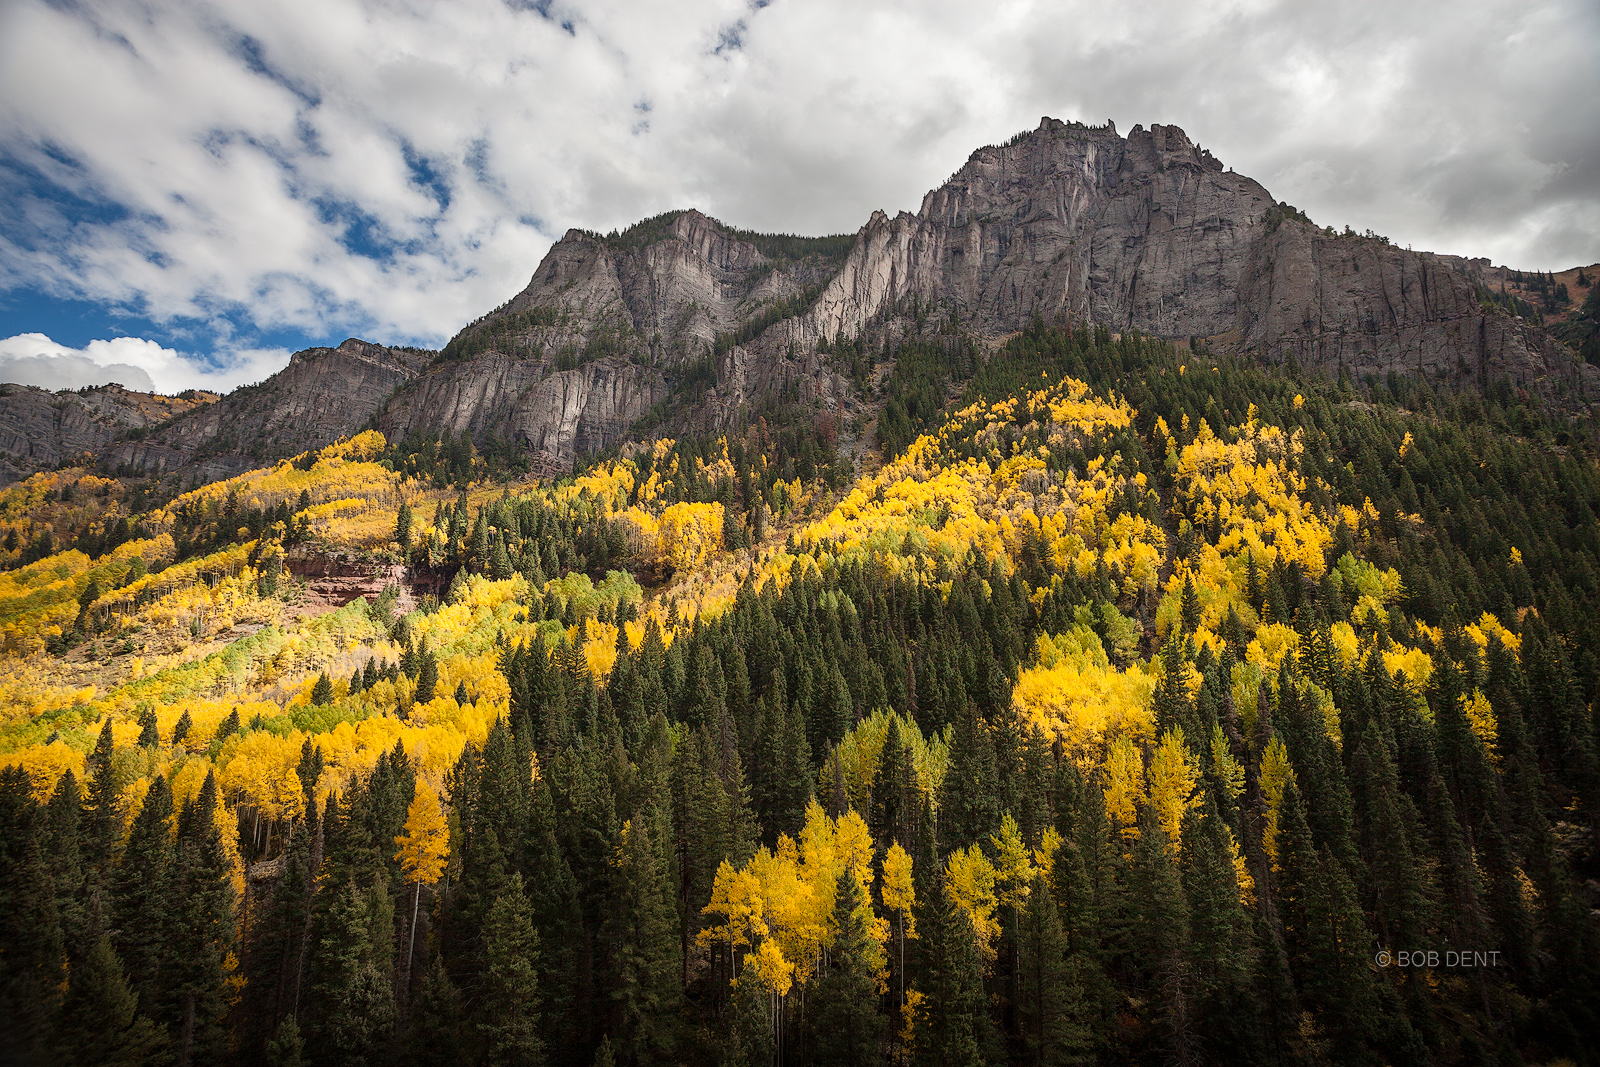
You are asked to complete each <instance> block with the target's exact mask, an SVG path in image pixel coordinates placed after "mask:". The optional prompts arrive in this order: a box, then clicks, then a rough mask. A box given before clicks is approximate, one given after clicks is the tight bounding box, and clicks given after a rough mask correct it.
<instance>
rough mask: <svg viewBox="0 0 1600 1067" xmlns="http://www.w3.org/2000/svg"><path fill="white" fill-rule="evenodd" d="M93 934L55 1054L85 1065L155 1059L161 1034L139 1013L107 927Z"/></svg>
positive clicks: (129, 1066) (130, 1065)
mask: <svg viewBox="0 0 1600 1067" xmlns="http://www.w3.org/2000/svg"><path fill="white" fill-rule="evenodd" d="M94 925H95V926H98V925H99V923H98V921H95V922H94ZM91 938H92V939H91V942H90V944H91V946H92V947H91V948H90V949H89V951H88V952H87V953H85V954H84V957H83V959H82V961H80V962H79V963H78V964H77V965H76V966H75V967H73V968H72V975H71V978H70V980H69V981H68V983H67V991H66V995H65V996H64V997H62V999H61V1010H60V1021H59V1023H58V1025H57V1029H56V1048H57V1055H58V1056H59V1058H60V1060H61V1062H63V1063H70V1064H74V1065H77V1064H82V1065H84V1067H99V1065H104V1067H140V1065H143V1064H146V1063H148V1062H150V1060H151V1059H152V1058H153V1057H154V1055H155V1053H156V1051H157V1050H158V1049H159V1047H160V1045H161V1034H160V1032H159V1031H158V1030H157V1029H156V1027H155V1024H154V1023H152V1022H151V1021H150V1020H149V1019H148V1018H146V1017H145V1016H143V1015H141V1014H139V1012H138V1003H137V1000H136V998H135V997H134V995H133V993H132V992H130V991H129V989H128V983H127V982H126V981H125V980H124V979H123V975H122V965H121V963H120V962H118V960H117V956H116V953H114V952H113V951H112V950H111V939H110V938H109V937H108V936H107V935H106V933H105V931H104V930H103V929H102V930H97V931H95V932H94V933H92V934H91Z"/></svg>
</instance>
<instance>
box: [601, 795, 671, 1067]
mask: <svg viewBox="0 0 1600 1067" xmlns="http://www.w3.org/2000/svg"><path fill="white" fill-rule="evenodd" d="M614 872H615V873H614V877H615V879H616V888H615V891H614V894H613V898H612V899H614V900H615V901H616V906H615V908H614V909H613V911H612V913H611V915H610V916H609V920H610V921H609V926H610V927H611V940H612V942H613V944H614V945H615V952H614V957H613V958H614V961H615V962H614V965H615V968H616V974H615V976H614V978H613V986H612V989H613V992H612V999H613V1001H614V1002H615V1006H616V1009H617V1012H618V1016H619V1028H618V1032H617V1036H618V1042H617V1043H618V1045H619V1046H620V1049H621V1051H622V1053H623V1055H624V1057H625V1058H626V1059H627V1060H629V1061H631V1062H633V1063H635V1064H640V1065H646V1064H666V1063H671V1062H673V1058H674V1051H675V1049H676V1048H677V1043H678V1033H677V1031H678V1019H677V1015H678V1006H679V1001H680V999H681V996H682V986H681V984H680V983H681V979H682V967H683V964H682V956H681V954H680V952H681V949H680V946H679V940H678V936H677V932H676V927H677V923H676V921H675V920H674V918H673V909H672V904H671V896H670V891H669V890H668V888H667V886H666V884H665V881H666V880H665V879H664V878H663V877H662V872H661V869H660V866H659V864H658V861H657V859H656V855H655V852H654V850H652V848H651V847H650V835H649V833H648V831H647V830H646V828H645V825H644V822H643V821H641V820H639V819H634V820H632V821H631V822H629V823H626V824H624V826H623V835H622V842H621V845H620V848H619V853H618V860H617V864H616V866H615V868H614Z"/></svg>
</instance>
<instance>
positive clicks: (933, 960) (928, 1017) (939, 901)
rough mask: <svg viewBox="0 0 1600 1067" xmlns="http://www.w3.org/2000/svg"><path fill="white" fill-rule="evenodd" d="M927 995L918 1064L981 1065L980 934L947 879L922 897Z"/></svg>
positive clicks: (931, 1066)
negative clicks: (945, 883)
mask: <svg viewBox="0 0 1600 1067" xmlns="http://www.w3.org/2000/svg"><path fill="white" fill-rule="evenodd" d="M921 902H922V904H923V908H922V914H921V915H919V916H918V918H917V927H918V929H919V930H921V931H922V942H921V953H920V955H921V956H922V961H921V962H922V976H921V978H920V979H919V980H918V982H917V986H918V989H919V990H920V991H921V993H922V994H923V998H924V999H923V1008H922V1015H921V1017H920V1019H919V1020H918V1022H919V1025H918V1027H917V1031H916V1036H915V1041H916V1046H915V1049H914V1056H915V1061H916V1063H917V1064H918V1065H919V1067H977V1065H979V1064H981V1063H982V1062H983V1059H982V1057H981V1055H980V1054H979V1048H980V1045H981V1033H982V1028H983V1027H985V1026H987V1013H986V1012H985V1010H984V995H983V974H982V971H981V969H980V966H979V963H978V950H977V944H976V937H975V935H974V933H973V930H972V923H971V922H970V921H968V919H967V916H966V913H965V912H963V911H962V910H961V908H960V906H959V905H957V904H956V902H955V900H954V899H952V898H951V896H950V894H949V892H948V891H947V890H946V889H945V887H944V885H943V882H942V881H941V882H940V883H939V884H937V885H935V886H933V887H932V890H931V891H930V892H928V893H925V894H923V895H922V901H921Z"/></svg>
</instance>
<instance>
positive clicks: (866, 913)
mask: <svg viewBox="0 0 1600 1067" xmlns="http://www.w3.org/2000/svg"><path fill="white" fill-rule="evenodd" d="M870 920H871V909H870V906H868V905H867V903H866V901H865V899H864V897H863V895H862V892H861V888H860V886H859V884H858V883H857V882H856V877H855V875H854V874H851V873H850V872H849V871H848V870H845V871H841V872H840V873H839V880H838V883H837V884H836V886H835V888H834V904H833V920H832V922H831V923H830V926H831V927H832V928H833V929H834V931H835V934H834V940H833V946H832V948H831V949H830V950H829V952H828V955H827V960H826V964H825V966H824V968H823V970H822V973H821V974H820V975H818V976H817V980H816V989H815V992H813V993H812V994H811V997H810V1003H809V1004H808V1006H807V1007H808V1014H809V1020H808V1021H809V1023H810V1026H811V1051H812V1055H813V1057H814V1059H815V1060H816V1062H818V1063H837V1064H841V1065H855V1064H876V1063H881V1062H882V1060H883V1053H882V1049H881V1039H882V1034H883V1019H882V1016H880V1015H879V1014H878V996H877V979H876V978H875V976H874V971H875V970H876V967H875V964H874V956H875V955H876V954H877V953H878V952H879V949H878V944H877V942H876V941H874V940H873V939H872V935H871V934H870V933H869V932H868V930H867V923H868V921H870Z"/></svg>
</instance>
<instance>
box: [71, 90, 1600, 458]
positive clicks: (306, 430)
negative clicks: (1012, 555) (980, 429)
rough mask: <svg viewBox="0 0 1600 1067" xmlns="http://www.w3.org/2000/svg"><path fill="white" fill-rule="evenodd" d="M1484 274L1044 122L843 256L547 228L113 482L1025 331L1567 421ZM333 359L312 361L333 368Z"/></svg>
mask: <svg viewBox="0 0 1600 1067" xmlns="http://www.w3.org/2000/svg"><path fill="white" fill-rule="evenodd" d="M1489 281H1490V268H1489V267H1488V263H1487V261H1486V260H1469V259H1462V258H1460V257H1453V256H1444V255H1435V254H1432V253H1427V252H1413V251H1411V250H1409V249H1400V248H1398V247H1395V246H1394V245H1392V244H1390V243H1389V242H1388V241H1387V240H1386V239H1384V238H1381V237H1377V236H1373V235H1356V234H1353V233H1350V232H1348V231H1347V232H1346V233H1345V234H1336V233H1334V232H1333V231H1332V229H1331V228H1323V227H1318V226H1316V225H1315V224H1314V223H1312V222H1311V221H1310V220H1309V219H1307V218H1306V217H1305V216H1304V214H1303V213H1301V212H1299V211H1297V210H1296V209H1294V208H1293V207H1291V206H1289V205H1287V204H1284V203H1281V202H1279V201H1277V200H1275V199H1274V198H1273V197H1272V195H1271V194H1270V193H1269V192H1268V191H1267V189H1266V188H1265V187H1264V186H1263V185H1261V184H1260V183H1259V182H1257V181H1255V180H1254V179H1252V178H1249V177H1247V176H1245V175H1242V174H1238V173H1236V172H1234V171H1232V170H1229V169H1227V168H1225V167H1224V165H1223V164H1222V163H1221V162H1220V161H1219V160H1218V159H1217V158H1216V157H1215V156H1214V155H1213V154H1212V153H1211V152H1210V151H1208V150H1206V149H1204V148H1202V147H1201V146H1200V145H1198V144H1197V143H1195V142H1194V141H1193V140H1191V139H1190V137H1189V136H1188V134H1187V133H1185V132H1184V131H1183V130H1182V129H1181V128H1179V127H1177V126H1170V125H1160V124H1156V125H1152V126H1151V127H1149V128H1148V129H1146V128H1145V127H1144V126H1142V125H1136V126H1134V127H1133V129H1132V130H1130V131H1129V132H1128V134H1127V136H1126V137H1124V136H1122V135H1120V134H1119V133H1118V132H1117V129H1116V127H1115V125H1114V124H1112V123H1107V124H1106V125H1104V126H1089V125H1084V124H1080V123H1071V122H1062V121H1059V120H1056V119H1052V118H1049V117H1045V118H1043V119H1041V121H1040V123H1039V125H1038V127H1036V128H1035V129H1033V130H1030V131H1026V132H1025V133H1023V134H1019V135H1017V136H1016V137H1013V138H1011V139H1010V140H1009V141H1007V142H1006V143H1004V144H1000V145H989V146H985V147H983V148H979V149H977V150H976V151H974V152H973V153H972V154H971V155H970V156H969V157H968V159H967V160H966V162H965V163H964V164H963V165H962V166H961V167H960V168H959V169H958V170H957V171H956V172H955V173H954V174H953V175H952V176H951V177H950V178H949V179H948V180H946V181H945V182H943V183H942V184H940V185H939V186H937V187H936V188H934V189H931V190H929V192H928V193H927V194H926V195H925V196H924V197H923V199H922V202H921V204H920V206H919V208H918V210H917V212H916V213H911V212H905V211H902V212H899V213H898V214H896V215H894V216H892V217H891V216H890V215H888V214H887V213H885V212H883V211H875V212H873V213H872V215H871V216H870V217H869V218H868V220H867V222H866V223H865V225H863V226H862V228H861V229H860V230H859V231H857V233H856V234H855V235H854V236H853V237H850V236H849V235H834V236H831V237H821V238H798V237H793V236H791V235H765V234H755V233H751V232H748V231H741V230H736V229H734V228H732V227H728V226H725V225H724V224H722V223H721V222H719V221H717V220H716V219H714V218H711V217H710V216H708V215H706V214H704V213H703V212H701V211H699V210H697V209H693V208H690V209H684V210H680V211H673V212H667V213H664V214H662V215H658V216H655V217H653V218H650V219H645V220H642V221H641V222H640V223H637V224H635V225H634V226H632V227H629V228H628V229H626V230H622V231H620V232H619V231H614V232H613V233H612V234H610V235H601V234H597V233H593V232H591V231H586V230H580V229H569V230H568V231H567V232H566V233H565V234H564V235H563V236H562V238H561V239H560V240H558V241H557V242H556V243H555V244H554V245H552V246H551V248H550V250H549V251H548V252H547V253H546V254H545V256H544V257H543V259H542V260H541V261H540V263H539V264H538V266H537V268H536V269H535V270H534V272H533V273H532V275H531V276H530V278H529V281H528V283H527V284H526V285H525V286H524V287H523V288H522V289H521V290H520V291H519V292H518V293H516V294H515V295H514V296H512V297H511V298H510V299H509V300H508V301H506V302H505V303H504V304H502V305H501V306H500V307H498V308H496V309H495V310H494V311H491V312H490V313H488V314H486V315H484V316H482V317H481V318H479V319H478V320H475V321H474V322H473V323H470V324H468V325H467V326H466V327H464V328H463V329H462V330H461V331H460V332H458V334H457V335H456V336H455V337H454V338H452V339H451V341H450V342H449V343H448V344H447V345H446V346H445V348H444V349H443V350H441V352H440V353H438V354H437V355H434V354H432V353H425V352H421V351H419V350H409V349H400V348H389V347H386V346H383V345H375V344H370V343H368V342H364V341H359V340H357V339H354V338H352V339H350V340H347V341H346V342H344V343H343V344H342V345H340V346H339V347H338V348H336V349H308V350H306V352H303V353H297V354H296V356H295V358H294V360H293V361H292V362H291V364H290V366H289V367H288V368H286V369H285V370H284V371H282V372H280V373H279V374H278V375H274V376H273V377H272V378H270V379H268V380H267V381H266V382H263V383H261V384H259V385H257V386H254V387H251V388H250V389H249V390H240V391H236V393H235V394H231V395H230V396H229V397H227V398H224V400H223V401H221V402H220V403H219V404H218V405H215V406H213V407H211V408H208V409H206V410H196V411H193V412H189V413H186V414H181V415H179V416H178V417H177V418H176V419H174V420H173V421H172V422H171V424H170V425H167V426H165V427H163V428H162V429H161V430H160V431H159V432H157V433H154V434H146V435H144V436H143V437H142V438H141V439H133V438H131V437H127V436H126V435H125V436H124V437H123V438H122V439H113V440H112V441H109V442H100V443H98V444H97V445H96V446H95V447H96V448H97V449H99V454H100V459H101V462H102V464H103V465H104V466H106V467H108V468H110V469H112V470H115V471H124V472H135V471H146V472H154V473H163V472H166V473H170V472H174V471H178V472H181V473H182V474H183V475H184V476H185V477H187V478H189V479H191V480H211V479H214V478H217V477H225V476H228V475H230V474H236V473H239V472H240V471H242V470H246V469H250V468H251V467H252V466H259V465H261V464H262V463H266V462H271V461H273V460H275V459H278V458H282V457H283V456H286V455H291V454H295V453H298V452H300V451H303V450H304V449H306V448H314V447H321V446H323V445H326V444H328V443H330V442H331V441H333V440H335V439H337V438H338V437H339V436H341V435H343V434H347V433H350V432H352V431H354V430H357V429H359V428H361V427H362V426H365V425H372V426H374V427H376V428H378V429H381V430H382V431H383V432H384V433H385V434H386V435H387V436H389V437H390V438H391V439H394V438H396V437H400V438H403V437H407V436H414V435H415V436H424V437H427V436H433V437H437V436H438V435H440V434H443V433H445V432H449V433H451V434H453V435H461V434H466V435H468V436H470V437H471V438H472V439H473V440H474V442H475V443H476V444H477V445H478V446H480V447H483V446H485V445H487V444H489V443H490V442H501V443H504V444H506V445H508V446H509V447H510V448H511V449H513V450H515V451H516V452H518V453H520V454H522V455H524V456H525V457H526V458H527V461H528V462H529V463H530V465H531V466H533V467H534V468H536V469H538V470H541V471H544V472H547V473H549V472H555V471H560V470H563V469H570V467H571V464H572V462H573V460H574V459H575V458H576V457H577V456H578V455H580V454H583V453H588V452H595V451H600V450H604V449H606V448H609V447H611V446H614V445H616V444H617V443H619V442H620V441H622V440H624V439H625V438H626V437H627V436H628V434H629V432H630V430H631V429H632V428H633V427H634V426H636V425H637V424H639V423H640V422H641V420H646V419H648V420H649V424H650V425H652V426H660V425H663V424H664V425H667V426H669V427H673V428H679V429H683V430H712V431H714V430H717V429H720V428H724V427H726V426H729V425H731V424H732V423H733V422H734V421H736V420H737V419H738V418H740V417H741V413H742V412H744V411H746V410H747V409H748V408H749V406H750V405H751V404H752V403H757V402H771V401H773V399H774V398H784V400H785V402H791V403H799V404H802V405H805V404H813V405H815V404H822V405H824V406H827V407H830V408H832V409H834V410H837V411H839V412H841V413H845V414H853V413H860V412H861V411H863V410H864V409H865V408H866V407H868V406H870V404H871V402H872V398H871V397H870V396H867V395H863V393H862V390H861V389H860V388H859V386H853V385H852V384H851V383H850V382H849V381H848V380H847V379H845V378H844V377H843V376H842V375H840V374H839V373H838V372H837V371H836V369H834V368H833V367H832V366H830V361H829V360H828V359H827V358H826V351H825V350H826V349H828V348H830V347H832V346H836V345H838V344H840V343H841V342H848V341H852V340H855V339H857V338H862V337H865V336H867V335H869V334H870V335H871V337H872V343H873V346H874V348H875V349H876V348H883V349H884V350H885V351H886V353H889V354H892V349H893V345H894V344H895V343H896V342H899V341H903V340H904V339H905V338H907V337H910V336H913V335H914V334H919V333H921V332H922V331H923V329H924V327H925V322H926V319H927V318H928V317H929V316H930V315H936V316H937V317H938V319H939V320H941V321H944V322H946V323H947V324H950V325H951V326H952V327H953V328H956V329H959V330H961V331H964V332H966V333H967V334H969V335H971V336H972V338H973V339H974V340H975V341H978V342H981V343H983V344H984V345H986V346H992V344H993V343H994V342H995V341H997V340H998V339H999V338H1002V337H1004V336H1006V335H1009V334H1011V333H1015V332H1016V331H1018V330H1021V329H1024V328H1026V327H1027V326H1028V325H1030V324H1031V323H1034V322H1041V321H1042V322H1048V323H1087V324H1093V325H1104V326H1106V327H1108V328H1110V329H1112V330H1113V331H1114V332H1123V331H1128V330H1137V331H1139V332H1140V333H1144V334H1153V335H1157V336H1162V337H1167V338H1174V339H1179V340H1182V339H1185V338H1187V339H1189V340H1190V343H1191V344H1200V343H1201V342H1202V341H1203V342H1204V344H1203V345H1202V347H1203V349H1204V350H1205V351H1208V352H1214V353H1218V354H1233V355H1241V356H1249V357H1251V358H1254V359H1257V360H1260V361H1263V362H1266V363H1269V364H1271V363H1283V362H1287V361H1289V360H1293V361H1294V362H1295V363H1297V364H1298V365H1300V366H1303V367H1307V368H1309V369H1314V370H1317V371H1319V372H1321V373H1324V374H1327V375H1329V376H1340V375H1349V376H1350V377H1351V378H1352V379H1354V380H1361V379H1363V378H1365V377H1368V376H1372V377H1382V376H1384V375H1386V374H1389V373H1391V372H1399V373H1403V374H1407V375H1410V376H1415V377H1420V378H1423V379H1425V380H1428V381H1429V382H1431V383H1435V384H1442V385H1444V386H1446V387H1450V388H1476V389H1485V388H1487V387H1488V386H1489V385H1490V384H1491V383H1494V382H1499V381H1502V380H1504V381H1507V382H1508V383H1510V384H1511V385H1513V386H1516V387H1518V388H1522V389H1527V390H1529V391H1531V392H1534V393H1537V394H1540V395H1542V396H1544V397H1546V398H1547V399H1549V400H1551V401H1552V402H1557V403H1560V404H1565V405H1572V404H1583V403H1587V402H1588V400H1589V398H1590V397H1592V396H1593V395H1594V391H1595V389H1596V388H1597V387H1600V381H1597V378H1600V371H1597V370H1596V368H1594V367H1590V366H1588V365H1586V364H1585V363H1583V362H1582V361H1580V360H1577V359H1575V358H1574V357H1573V355H1572V353H1571V352H1570V351H1569V350H1568V349H1567V348H1566V347H1565V346H1564V345H1562V344H1561V343H1560V342H1559V341H1557V340H1555V339H1554V338H1553V337H1552V336H1551V335H1550V334H1549V333H1547V332H1546V331H1545V330H1544V329H1542V328H1541V327H1539V326H1536V325H1533V324H1531V323H1529V322H1527V321H1524V320H1523V319H1521V318H1519V317H1517V316H1513V315H1510V314H1508V313H1506V312H1505V310H1504V309H1503V308H1500V307H1498V306H1496V305H1493V304H1492V303H1491V302H1490V301H1488V300H1486V299H1485V293H1487V292H1488V291H1489ZM329 353H333V355H331V356H330V355H329Z"/></svg>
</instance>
